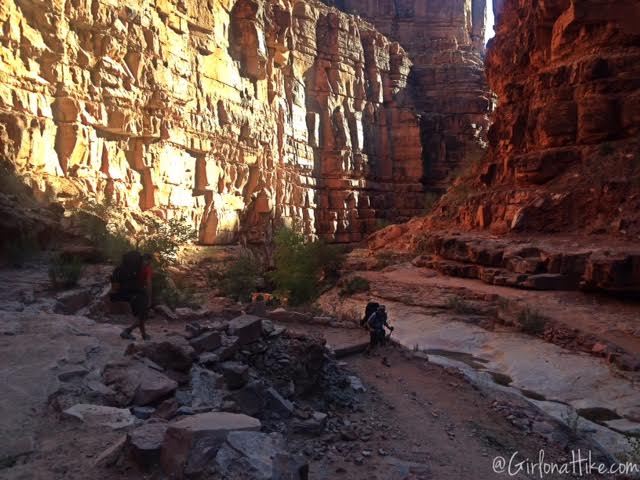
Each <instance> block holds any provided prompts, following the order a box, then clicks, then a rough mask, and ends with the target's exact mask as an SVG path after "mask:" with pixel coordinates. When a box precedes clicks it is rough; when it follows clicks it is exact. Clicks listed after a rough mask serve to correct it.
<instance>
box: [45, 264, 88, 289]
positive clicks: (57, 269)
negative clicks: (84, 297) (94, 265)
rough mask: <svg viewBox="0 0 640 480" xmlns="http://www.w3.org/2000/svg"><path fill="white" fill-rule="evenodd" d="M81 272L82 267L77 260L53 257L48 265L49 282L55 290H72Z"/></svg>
mask: <svg viewBox="0 0 640 480" xmlns="http://www.w3.org/2000/svg"><path fill="white" fill-rule="evenodd" d="M83 271H84V265H83V264H82V262H81V261H80V260H79V259H78V258H75V257H73V258H66V257H62V256H58V257H54V258H53V259H52V261H51V264H50V265H49V280H51V283H52V284H53V286H54V287H55V288H63V289H66V288H72V287H74V286H75V285H77V284H78V280H80V277H82V272H83Z"/></svg>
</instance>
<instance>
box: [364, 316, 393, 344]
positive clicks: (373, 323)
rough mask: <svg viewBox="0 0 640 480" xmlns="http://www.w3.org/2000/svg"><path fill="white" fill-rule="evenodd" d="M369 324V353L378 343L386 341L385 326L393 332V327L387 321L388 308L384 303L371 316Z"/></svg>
mask: <svg viewBox="0 0 640 480" xmlns="http://www.w3.org/2000/svg"><path fill="white" fill-rule="evenodd" d="M367 326H368V327H369V335H370V340H369V346H368V347H367V354H369V353H371V351H372V350H373V349H374V348H375V346H376V345H384V343H385V342H386V335H385V331H384V329H385V327H386V328H388V329H389V332H393V327H392V326H391V325H389V322H388V321H387V309H386V307H385V306H384V305H380V306H379V307H378V309H377V310H376V311H375V312H374V313H373V314H372V315H371V316H370V317H369V320H367Z"/></svg>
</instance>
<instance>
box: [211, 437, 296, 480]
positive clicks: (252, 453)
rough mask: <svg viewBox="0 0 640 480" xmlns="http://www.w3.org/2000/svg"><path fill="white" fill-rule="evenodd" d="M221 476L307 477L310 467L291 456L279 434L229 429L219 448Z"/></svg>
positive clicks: (257, 479) (256, 479)
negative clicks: (229, 431)
mask: <svg viewBox="0 0 640 480" xmlns="http://www.w3.org/2000/svg"><path fill="white" fill-rule="evenodd" d="M216 464H217V466H218V468H219V470H220V472H221V473H222V474H223V475H226V476H230V477H232V478H243V479H246V480H249V479H251V480H276V479H278V480H279V479H289V480H306V479H307V478H308V475H309V473H308V471H309V467H308V465H307V464H306V462H304V460H302V459H301V458H297V457H294V456H293V455H291V454H290V453H289V452H288V451H287V450H286V446H285V441H284V438H283V437H282V435H281V434H279V433H271V434H266V433H260V432H231V433H229V435H228V436H227V439H226V441H225V442H224V444H223V445H222V446H221V447H220V449H219V450H218V453H217V455H216Z"/></svg>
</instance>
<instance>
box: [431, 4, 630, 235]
mask: <svg viewBox="0 0 640 480" xmlns="http://www.w3.org/2000/svg"><path fill="white" fill-rule="evenodd" d="M494 5H495V6H496V15H497V32H496V36H495V38H494V39H493V40H491V41H490V42H489V45H488V51H487V75H488V79H489V84H490V85H491V87H492V89H493V90H494V91H495V92H496V94H497V95H498V107H497V110H496V115H495V122H494V124H493V126H492V127H491V130H490V132H489V142H490V144H489V155H488V159H487V161H486V162H485V163H484V164H482V166H481V168H479V169H478V171H477V172H475V173H476V175H475V176H474V177H473V178H466V179H464V181H462V182H461V183H460V184H459V185H458V188H455V189H454V190H453V191H452V193H451V194H450V195H449V198H448V201H447V202H445V203H444V205H443V207H444V215H442V216H440V217H439V218H438V216H436V219H435V220H442V223H444V224H447V225H451V223H452V219H453V220H454V221H455V222H456V223H457V224H458V225H459V226H463V227H465V228H468V229H476V228H482V229H490V230H491V231H493V232H494V233H506V232H510V231H515V232H525V231H528V232H542V231H546V232H572V231H573V232H581V233H597V234H615V235H627V236H634V237H635V238H637V237H636V235H638V234H640V213H639V212H640V83H639V80H638V79H640V3H639V2H638V1H637V0H607V1H603V0H545V1H539V2H530V1H528V0H526V1H525V0H501V1H494Z"/></svg>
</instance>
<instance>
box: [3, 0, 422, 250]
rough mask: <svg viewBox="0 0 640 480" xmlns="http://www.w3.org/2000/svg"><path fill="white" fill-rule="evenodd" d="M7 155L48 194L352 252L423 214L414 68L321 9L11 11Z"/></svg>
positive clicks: (271, 0) (218, 230) (222, 4)
mask: <svg viewBox="0 0 640 480" xmlns="http://www.w3.org/2000/svg"><path fill="white" fill-rule="evenodd" d="M0 29H1V30H2V32H3V35H2V37H1V38H0V145H2V147H1V149H0V155H2V157H3V158H4V159H8V160H9V161H10V162H12V163H13V164H14V165H15V166H16V168H17V170H18V171H19V173H20V174H21V175H22V176H23V177H24V178H25V179H26V181H27V182H28V183H29V184H30V185H31V186H32V187H33V189H34V190H35V191H36V192H39V193H40V194H41V196H43V197H44V196H47V197H49V198H52V199H55V200H57V201H61V202H63V203H65V204H66V205H67V206H69V207H73V205H74V204H76V203H77V202H78V201H79V199H80V198H83V197H86V196H89V197H95V198H97V199H98V200H100V199H102V198H104V197H105V196H108V197H110V198H111V199H112V200H113V201H114V202H116V204H118V205H120V206H121V207H122V208H125V209H128V210H129V211H131V212H132V214H134V216H135V213H136V212H140V211H151V212H154V213H157V214H158V215H160V216H161V217H163V218H171V217H173V216H179V215H183V216H185V217H186V218H187V219H188V221H189V222H191V223H192V224H193V225H194V226H195V227H197V229H198V231H199V236H200V241H202V242H203V243H206V244H216V243H228V242H234V241H238V240H246V241H249V242H252V241H256V242H259V241H264V240H265V239H266V237H268V236H269V235H270V233H271V232H272V231H273V228H272V227H273V225H275V224H276V223H277V222H279V221H280V220H284V221H293V220H296V221H298V222H300V224H302V225H303V227H304V229H305V231H306V232H307V233H308V234H317V235H319V236H322V237H324V238H327V239H329V240H332V241H345V242H346V241H357V240H359V239H361V238H362V237H363V235H364V234H365V233H366V232H370V231H372V230H373V229H374V228H375V225H376V223H377V221H378V220H379V219H380V218H383V217H390V218H396V219H401V218H406V217H408V216H411V215H414V214H417V213H419V212H420V209H421V208H422V200H423V194H422V191H423V185H422V184H421V179H422V177H423V174H424V172H423V165H422V146H421V142H420V123H419V119H418V116H417V115H416V113H414V108H413V99H411V98H410V96H409V95H408V93H407V77H408V75H409V72H410V65H411V62H410V60H409V57H408V56H407V54H406V53H405V51H404V50H403V48H402V47H401V46H400V45H399V44H398V43H394V42H393V41H391V40H389V39H387V38H386V37H384V36H383V35H382V34H380V33H378V31H376V30H375V29H374V28H373V27H372V26H371V25H369V24H367V23H366V22H364V21H363V20H360V19H357V18H355V17H353V16H349V15H347V14H344V13H341V12H339V11H338V10H336V9H332V8H329V7H327V6H325V5H323V4H320V3H317V2H314V1H291V0H188V1H177V0H176V1H174V0H158V1H156V2H150V1H145V0H137V1H130V2H127V3H126V4H125V3H123V2H117V1H100V2H96V1H89V0H71V1H67V2H60V1H58V0H45V1H41V2H32V1H23V0H4V1H3V2H2V3H1V4H0Z"/></svg>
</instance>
